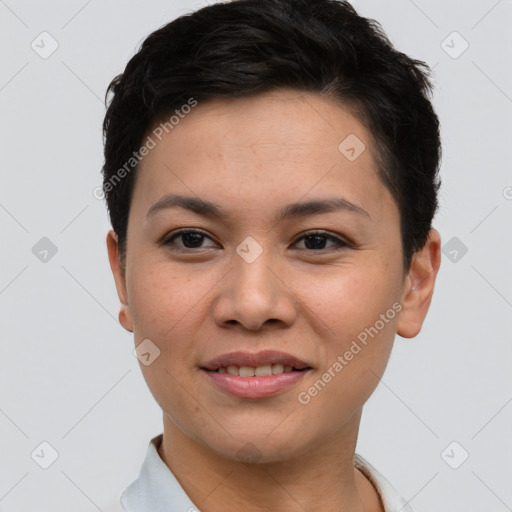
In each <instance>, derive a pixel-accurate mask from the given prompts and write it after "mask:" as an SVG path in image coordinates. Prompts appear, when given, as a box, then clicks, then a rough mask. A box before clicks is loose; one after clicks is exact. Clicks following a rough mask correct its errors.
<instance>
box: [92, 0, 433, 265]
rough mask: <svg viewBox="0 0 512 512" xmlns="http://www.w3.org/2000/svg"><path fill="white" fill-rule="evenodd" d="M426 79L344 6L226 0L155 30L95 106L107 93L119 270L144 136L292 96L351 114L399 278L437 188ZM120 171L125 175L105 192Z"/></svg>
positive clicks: (317, 0) (422, 67)
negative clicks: (365, 133) (391, 205)
mask: <svg viewBox="0 0 512 512" xmlns="http://www.w3.org/2000/svg"><path fill="white" fill-rule="evenodd" d="M430 73H431V70H430V68H429V67H428V65H427V64H425V63H424V62H422V61H419V60H415V59H412V58H410V57H408V56H407V55H405V54H403V53H401V52H399V51H397V50H396V49H395V48H394V47H393V45H392V43H391V42H390V40H389V39H388V37H387V36H386V35H385V33H384V31H383V30H382V28H381V25H380V24H379V23H377V22H376V21H375V20H372V19H369V18H364V17H362V16H360V15H358V14H357V12H356V11H355V9H354V8H353V7H352V6H351V5H350V4H349V3H348V2H346V1H338V0H314V1H312V0H234V1H232V2H230V3H219V4H214V5H210V6H207V7H204V8H202V9H200V10H198V11H195V12H193V13H191V14H186V15H183V16H181V17H179V18H177V19H176V20H174V21H172V22H171V23H168V24H167V25H165V26H163V27H162V28H160V29H158V30H156V31H155V32H153V33H152V34H150V35H149V36H148V37H147V38H146V39H145V41H144V42H143V43H142V45H141V47H140V49H139V51H138V52H137V53H136V54H135V55H134V56H133V57H132V59H131V60H130V61H129V62H128V64H127V66H126V68H125V70H124V73H122V74H120V75H118V76H117V77H115V78H114V79H113V80H112V82H111V83H110V85H109V87H108V89H107V93H106V96H105V102H106V104H108V96H109V93H112V97H111V101H110V104H109V105H108V109H107V112H106V116H105V120H104V123H103V134H104V143H105V163H104V166H103V169H102V173H103V190H104V192H105V196H106V199H107V207H108V210H109V215H110V219H111V223H112V227H113V229H114V231H115V232H116V234H117V236H118V243H119V251H120V257H121V260H122V262H123V264H124V261H125V253H126V236H127V224H128V214H129V209H130V202H131V197H132V193H133V188H134V184H135V181H136V176H137V165H136V161H134V159H133V158H132V157H133V155H134V152H136V151H137V150H138V149H139V148H140V147H141V144H142V143H143V140H144V138H145V136H146V135H147V133H148V131H149V130H151V129H152V128H153V127H154V126H155V125H156V124H157V123H158V122H161V121H162V120H163V119H164V118H165V117H166V116H169V115H170V114H172V113H173V111H174V110H175V109H178V108H180V107H182V106H183V105H185V104H187V103H189V102H190V99H191V98H193V99H194V101H198V102H205V101H208V100H214V99H219V98H241V97H245V96H251V95H257V94H260V93H264V92H269V91H273V90H277V89H280V88H293V89H296V90H298V91H304V92H312V93H318V94H320V95H324V96H325V97H326V98H332V99H333V100H335V101H338V102H341V104H344V105H350V106H353V107H356V109H355V110H356V112H355V114H356V115H357V116H358V118H359V120H360V121H361V122H362V123H363V124H364V126H365V127H366V128H367V129H368V130H369V131H370V132H371V134H372V135H373V137H374V141H375V144H374V146H375V151H373V150H372V154H373V157H374V160H375V162H376V164H377V172H378V175H379V177H380V178H381V180H382V182H383V183H384V185H385V186H387V187H388V189H389V190H390V192H391V193H392V196H393V198H394V200H395V201H396V203H397V205H398V208H399V210H400V217H401V219H400V223H401V226H400V227H401V235H402V249H403V251H402V252H403V266H404V270H405V271H406V272H407V271H408V270H409V269H410V264H411V261H412V256H413V253H414V252H416V251H418V250H420V249H422V248H423V247H424V245H425V243H426V241H427V238H428V233H429V230H430V229H431V222H432V219H433V217H434V215H435V213H436V211H437V209H438V200H437V193H438V190H439V188H440V186H441V181H440V178H439V176H438V171H439V165H440V159H441V142H440V134H439V120H438V118H437V115H436V113H435V112H434V109H433V106H432V104H431V102H430V100H429V97H430V96H431V94H432V91H433V86H432V82H431V76H430ZM340 142H341V141H340ZM129 161H130V162H131V166H132V167H133V170H132V172H124V173H122V174H123V179H117V182H115V181H114V179H115V178H116V176H115V175H116V173H118V171H120V170H121V169H122V168H123V166H124V169H125V171H126V170H127V167H126V164H127V162H129ZM129 170H131V169H129V168H128V171H129ZM119 176H120V175H119V174H118V175H117V178H119Z"/></svg>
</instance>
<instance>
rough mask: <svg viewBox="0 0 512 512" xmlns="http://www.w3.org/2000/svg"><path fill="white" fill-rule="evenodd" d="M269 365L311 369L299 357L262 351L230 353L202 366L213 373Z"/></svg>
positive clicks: (275, 351)
mask: <svg viewBox="0 0 512 512" xmlns="http://www.w3.org/2000/svg"><path fill="white" fill-rule="evenodd" d="M269 364H282V365H283V366H291V367H292V368H295V369H297V370H303V369H305V368H310V366H309V365H308V364H307V363H306V362H304V361H302V360H301V359H299V358H298V357H295V356H292V355H291V354H287V353H286V352H279V351H277V350H262V351H260V352H255V353H253V352H246V351H237V352H228V353H226V354H222V355H220V356H218V357H215V358H213V359H211V360H210V361H208V362H207V363H206V364H204V365H203V366H202V369H205V370H210V371H213V370H218V369H219V368H221V367H227V366H239V367H240V366H250V367H252V368H256V367H258V366H265V365H269ZM242 378H245V377H242ZM247 378H249V377H247ZM254 378H259V377H254Z"/></svg>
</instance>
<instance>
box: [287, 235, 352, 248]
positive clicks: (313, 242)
mask: <svg viewBox="0 0 512 512" xmlns="http://www.w3.org/2000/svg"><path fill="white" fill-rule="evenodd" d="M300 240H304V241H305V249H302V248H301V249H300V250H308V251H309V250H311V251H319V250H320V251H322V250H333V249H334V250H341V249H345V248H349V247H351V246H350V244H349V243H347V242H345V241H344V240H341V239H339V238H337V237H335V236H333V235H329V234H327V233H323V232H314V233H308V234H306V235H304V236H302V237H301V238H299V240H297V242H295V243H298V242H299V241H300ZM329 241H330V242H333V243H334V248H333V247H330V248H329V247H327V248H326V247H325V245H326V243H327V242H329Z"/></svg>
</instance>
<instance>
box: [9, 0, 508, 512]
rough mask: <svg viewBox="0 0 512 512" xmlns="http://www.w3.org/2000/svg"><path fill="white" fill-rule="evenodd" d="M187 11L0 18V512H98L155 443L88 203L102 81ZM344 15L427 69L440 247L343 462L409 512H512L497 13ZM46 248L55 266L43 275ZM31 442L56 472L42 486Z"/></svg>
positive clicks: (176, 4) (504, 132)
mask: <svg viewBox="0 0 512 512" xmlns="http://www.w3.org/2000/svg"><path fill="white" fill-rule="evenodd" d="M203 4H204V2H199V1H187V2H185V1H178V0H173V1H172V2H171V1H163V0H158V1H156V0H155V1H153V2H150V3H149V2H142V1H130V2H121V1H120V0H108V1H99V0H90V1H88V2H85V1H83V0H72V1H69V0H68V1H66V2H64V1H60V2H59V1H55V0H52V1H47V2H36V1H35V0H30V1H29V0H26V1H24V0H5V1H4V0H0V43H1V44H0V55H1V64H2V65H1V66H0V109H1V116H0V140H1V142H0V148H1V163H0V173H1V177H0V183H1V188H0V230H1V242H0V243H1V247H2V250H1V251H0V325H1V328H2V337H1V342H0V351H1V352H0V510H1V511H3V512H18V511H24V512H26V511H28V510H31V511H50V510H51V511H52V512H61V511H62V512H64V511H66V512H69V511H70V510H73V511H74V512H86V511H97V510H104V511H106V510H107V504H109V503H111V502H112V501H113V500H114V499H115V498H116V497H117V495H118V494H119V493H120V492H121V491H122V490H123V489H124V488H125V487H126V486H127V485H128V484H129V483H130V482H131V481H132V480H133V479H134V478H135V477H136V476H137V474H138V471H139V467H140V463H141V462H142V460H143V457H144V455H145V453H146V449H147V443H148V441H149V439H150V438H151V437H153V436H155V435H157V434H159V433H160V432H161V431H162V419H161V412H160V409H159V408H158V405H157V404H156V402H155V401H154V400H153V398H152V396H151V394H150V393H149V391H148V389H147V387H146V384H145V382H144V380H143V378H142V374H141V372H140V369H139V366H138V365H139V363H138V361H137V359H136V358H135V357H134V355H133V353H132V351H133V339H132V335H131V334H130V333H128V332H126V331H125V330H124V329H123V328H122V327H121V326H120V324H119V322H118V319H117V315H118V311H119V303H118V298H117V294H116V291H115V287H114V281H113V278H112V276H111V272H110V267H109V265H108V259H107V252H106V245H105V236H106V233H107V231H108V229H109V227H110V225H109V221H108V218H107V214H106V208H105V205H104V204H103V202H102V201H100V200H97V199H95V198H94V196H93V190H94V189H95V187H97V186H99V185H100V184H101V176H100V168H101V165H102V162H103V157H102V137H101V122H102V120H103V116H104V112H105V109H104V105H103V102H102V98H103V97H104V93H105V89H106V87H107V85H108V83H109V81H110V80H111V79H112V78H113V77H114V75H116V74H117V73H120V72H121V71H122V70H123V69H124V66H125V64H126V63H127V61H128V59H129V58H130V57H131V56H132V55H133V53H134V51H135V49H136V47H137V46H138V44H139V43H141V42H142V40H143V39H144V38H145V37H146V36H147V35H148V34H149V33H150V32H152V31H153V30H155V29H156V28H158V27H160V26H161V25H163V24H165V23H166V22H168V21H170V20H171V19H173V18H175V17H176V16H178V15H180V14H183V13H185V12H187V11H190V10H194V9H195V8H197V7H199V6H200V5H203ZM353 4H354V6H355V7H356V8H357V9H358V11H359V12H360V13H361V14H363V15H365V16H368V17H371V18H375V19H376V20H377V21H379V22H380V23H381V24H382V25H383V27H384V29H385V31H386V32H387V34H388V35H389V36H390V38H391V40H392V42H393V43H394V44H395V45H396V46H397V48H398V49H400V50H401V51H403V52H405V53H407V54H409V55H411V56H413V57H416V58H419V59H422V60H424V61H426V62H427V63H428V64H429V65H430V66H432V67H433V68H434V73H435V82H436V93H435V98H434V104H435V108H436V110H437V112H438V114H439V117H440V120H441V124H442V137H443V164H442V171H441V172H442V178H443V187H442V191H441V197H440V200H441V211H440V213H439V214H438V215H437V217H436V219H435V227H436V228H437V229H438V230H439V231H440V233H441V236H442V239H443V247H444V250H443V252H444V254H443V259H442V264H441V270H440V273H439V277H438V281H437V285H436V289H435V293H434V299H433V303H432V306H431V310H430V313H429V316H428V317H427V320H426V322H425V324H424V327H423V330H422V332H421V333H420V335H419V336H417V337H416V338H415V339H408V340H406V339H403V338H400V337H397V339H396V345H395V350H394V353H393V354H392V357H391V360H390V363H389V366H388V369H387V371H386V373H385V375H384V377H383V379H382V381H381V383H380V385H379V387H378V388H377V390H376V392H375V394H374V395H373V396H372V397H371V398H370V400H369V402H368V404H367V406H366V408H365V412H364V414H363V421H362V426H361V430H360V438H359V442H358V449H357V451H358V452H359V453H360V454H362V455H363V456H364V457H366V458H367V459H368V460H369V461H370V462H371V463H372V464H373V465H374V466H376V467H377V468H378V469H379V470H380V471H381V472H382V473H383V474H384V475H385V476H386V477H387V478H388V479H389V480H390V482H391V483H392V484H393V485H394V486H395V488H396V489H397V490H398V491H399V492H400V493H401V494H402V495H403V496H404V498H405V499H407V500H411V504H412V505H413V506H414V507H416V508H417V509H418V510H419V511H423V512H428V511H432V512H434V511H438V510H439V511H440V510H450V511H452V512H459V511H460V512H462V511H464V512H471V511H482V510H485V511H486V512H494V511H495V512H501V511H506V510H512V487H511V486H510V475H511V474H512V446H511V444H512V442H511V437H512V436H511V435H510V434H511V421H512V404H511V403H510V402H511V401H512V379H511V362H512V343H511V334H510V333H511V329H512V314H511V313H512V272H511V271H510V268H511V264H510V261H511V249H512V234H511V233H512V230H511V226H512V224H511V220H512V173H511V167H510V161H511V160H512V151H511V147H512V144H511V134H512V133H511V132H512V130H511V119H512V118H511V113H512V73H511V70H510V60H511V55H512V52H511V50H512V36H511V30H510V29H511V27H512V25H511V24H512V1H511V0H501V1H496V0H481V1H470V2H469V1H453V2H449V3H448V2H444V1H441V0H435V1H432V0H431V1H427V0H416V1H412V0H398V1H395V2H382V1H379V0H358V1H354V2H353ZM43 31H47V32H48V33H49V34H51V37H52V38H53V39H54V40H56V41H57V43H58V48H57V50H56V51H55V52H54V53H53V54H52V55H50V56H49V57H48V58H46V59H44V58H42V57H41V56H40V53H37V52H36V51H35V50H34V49H33V48H32V47H31V43H32V41H34V40H35V41H36V43H37V42H38V41H39V43H38V44H39V45H40V46H42V45H43V43H41V42H40V41H41V37H48V36H41V37H40V36H39V34H41V32H43ZM453 32H457V33H458V34H459V35H457V34H453ZM443 41H444V43H443ZM464 41H467V43H468V44H469V47H468V48H467V50H466V51H464V52H463V53H461V52H462V50H463V49H464V47H465V43H464ZM51 44H52V42H51V40H50V39H45V42H44V48H45V51H48V50H49V49H51ZM38 50H39V52H41V51H42V50H43V49H41V48H38ZM43 237H47V238H48V239H49V240H50V241H51V243H52V244H53V245H54V246H55V247H56V249H57V252H56V254H54V255H53V254H52V252H51V250H50V252H49V253H48V254H47V255H46V261H41V258H42V257H43V256H42V254H44V253H40V251H42V250H44V249H45V248H46V249H48V247H49V242H48V240H43V241H40V240H41V239H42V238H43ZM38 244H39V245H38ZM34 247H35V249H33V248H34ZM464 247H466V248H467V253H465V254H464V250H465V249H464ZM34 252H35V253H36V254H34ZM44 441H46V442H47V443H49V444H50V445H51V446H53V447H54V448H55V450H56V451H57V452H58V454H59V456H58V458H57V460H56V461H55V462H54V463H53V464H52V465H51V466H50V467H49V468H48V469H42V468H41V467H40V464H44V462H45V460H43V459H45V457H46V462H49V459H48V457H50V450H49V449H48V448H47V447H45V445H43V446H42V447H41V446H40V443H42V442H44ZM454 441H455V442H456V443H457V444H455V445H451V446H449V445H450V444H451V443H452V442H454ZM447 447H448V449H447ZM34 450H35V453H36V454H37V453H39V454H40V457H39V458H38V457H37V456H36V455H34V457H32V456H31V454H32V453H33V452H34ZM41 450H42V451H41ZM465 452H467V453H468V454H469V457H468V458H467V460H465V461H464V462H463V463H462V464H461V462H462V461H463V458H464V455H465ZM41 454H44V456H43V455H41ZM459 464H460V465H459ZM452 466H458V467H457V468H456V469H454V467H452Z"/></svg>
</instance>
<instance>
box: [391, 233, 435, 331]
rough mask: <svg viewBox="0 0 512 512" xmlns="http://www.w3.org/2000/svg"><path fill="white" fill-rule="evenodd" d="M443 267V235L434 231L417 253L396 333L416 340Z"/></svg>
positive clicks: (406, 287)
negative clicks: (440, 269)
mask: <svg viewBox="0 0 512 512" xmlns="http://www.w3.org/2000/svg"><path fill="white" fill-rule="evenodd" d="M440 265H441V236H440V235H439V232H438V231H436V230H435V229H431V230H430V232H429V238H428V240H427V243H426V244H425V247H423V249H421V250H419V251H418V252H416V253H414V255H413V258H412V262H411V268H410V270H409V273H408V275H407V278H406V280H405V285H404V289H403V292H402V300H401V302H400V303H401V304H402V310H401V311H400V316H399V318H398V323H397V334H398V335H400V336H402V337H403V338H414V337H415V336H417V335H418V333H419V332H420V331H421V326H422V325H423V321H424V320H425V317H426V316H427V312H428V309H429V307H430V301H431V300H432V294H433V293H434V284H435V281H436V277H437V273H438V271H439V267H440Z"/></svg>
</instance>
